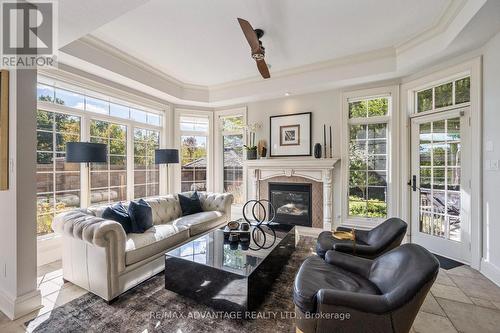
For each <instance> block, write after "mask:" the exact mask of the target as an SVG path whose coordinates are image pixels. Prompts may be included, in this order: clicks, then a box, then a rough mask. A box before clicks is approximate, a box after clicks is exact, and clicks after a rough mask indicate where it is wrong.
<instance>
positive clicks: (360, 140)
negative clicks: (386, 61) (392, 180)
mask: <svg viewBox="0 0 500 333" xmlns="http://www.w3.org/2000/svg"><path fill="white" fill-rule="evenodd" d="M390 107H391V100H390V97H376V98H366V99H356V100H349V101H348V108H349V123H348V129H349V151H348V155H349V156H348V161H349V168H348V188H349V189H348V192H349V193H348V200H347V201H348V215H349V217H362V218H384V217H386V216H387V208H388V207H387V176H388V151H387V149H388V124H389V114H390Z"/></svg>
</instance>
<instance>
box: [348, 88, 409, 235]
mask: <svg viewBox="0 0 500 333" xmlns="http://www.w3.org/2000/svg"><path fill="white" fill-rule="evenodd" d="M381 96H388V97H391V99H390V107H389V114H388V115H387V116H381V117H368V118H362V119H349V101H353V100H356V99H365V98H374V97H381ZM398 106H399V87H398V86H397V85H396V86H385V87H377V88H370V89H362V90H353V91H345V92H343V94H342V138H343V144H342V152H341V153H342V159H341V166H342V185H341V186H342V191H341V193H342V199H341V202H342V208H341V224H342V225H343V226H348V227H356V228H360V229H370V228H373V227H375V226H377V225H378V224H380V223H381V222H383V221H384V220H385V219H383V218H363V217H349V200H348V196H349V141H350V140H349V138H350V136H349V125H350V124H355V123H363V124H369V123H385V122H387V124H388V125H387V131H388V133H387V166H388V168H387V169H388V171H387V218H389V217H391V216H398V215H399V206H398V200H397V198H398V194H399V188H400V186H399V176H398V175H399V171H398V170H399V168H398V166H399V159H398V158H397V152H398V151H399V144H398V140H397V138H398V135H399V129H398V126H395V124H398V121H397V120H398V113H399V107H398Z"/></svg>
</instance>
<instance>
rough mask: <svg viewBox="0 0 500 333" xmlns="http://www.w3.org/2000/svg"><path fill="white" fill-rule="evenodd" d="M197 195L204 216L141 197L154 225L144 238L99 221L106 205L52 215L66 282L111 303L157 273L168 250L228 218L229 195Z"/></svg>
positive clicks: (172, 199)
mask: <svg viewBox="0 0 500 333" xmlns="http://www.w3.org/2000/svg"><path fill="white" fill-rule="evenodd" d="M199 195H200V201H201V204H202V208H203V212H202V213H197V214H193V215H188V216H182V211H181V207H180V204H179V200H178V197H177V195H168V196H161V197H151V198H145V199H144V200H146V202H148V203H149V205H150V206H151V208H152V211H153V227H151V228H150V229H148V230H146V232H144V233H142V234H135V233H129V234H126V233H125V231H124V230H123V227H122V226H121V225H120V224H119V223H118V222H115V221H111V220H105V219H103V218H101V216H102V212H103V211H104V209H105V208H106V207H107V206H95V207H90V208H88V209H78V210H73V211H69V212H65V213H62V214H60V215H58V216H56V218H55V219H54V222H53V223H52V229H54V231H55V232H57V233H59V234H61V235H62V236H63V237H62V238H63V255H62V264H63V277H64V279H65V280H67V281H71V282H72V283H74V284H76V285H78V286H80V287H82V288H84V289H86V290H88V291H90V292H92V293H94V294H96V295H98V296H100V297H102V298H103V299H105V300H106V301H108V302H109V301H111V300H113V299H114V298H116V297H117V296H119V295H120V294H122V293H123V292H125V291H127V290H129V289H130V288H132V287H134V286H136V285H138V284H139V283H141V282H143V281H144V280H146V279H148V278H150V277H152V276H154V275H155V274H157V273H159V272H161V271H162V270H164V253H165V252H166V251H167V250H168V249H171V248H173V247H176V246H178V245H180V244H182V243H184V242H186V241H188V240H189V239H190V238H192V237H194V236H198V235H200V234H203V233H205V232H208V231H209V230H212V229H213V228H216V227H218V226H221V225H223V224H224V223H227V222H228V221H229V220H230V218H231V204H232V203H233V195H232V194H229V193H225V194H217V193H205V192H199ZM124 205H125V206H126V207H127V205H126V204H124ZM167 274H168V272H167Z"/></svg>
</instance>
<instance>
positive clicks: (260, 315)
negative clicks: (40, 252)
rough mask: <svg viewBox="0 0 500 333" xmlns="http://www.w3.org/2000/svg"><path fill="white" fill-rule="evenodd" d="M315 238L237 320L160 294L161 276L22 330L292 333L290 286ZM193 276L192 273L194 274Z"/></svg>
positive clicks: (86, 299) (83, 301) (86, 300)
mask: <svg viewBox="0 0 500 333" xmlns="http://www.w3.org/2000/svg"><path fill="white" fill-rule="evenodd" d="M314 247H315V238H312V237H304V236H301V237H300V239H299V241H298V244H297V246H296V250H295V252H294V253H293V254H292V256H291V257H290V260H289V261H288V263H287V265H285V267H284V268H283V271H282V272H281V274H280V276H279V277H278V278H277V279H276V281H275V283H274V284H273V288H272V289H271V290H270V292H269V293H268V295H267V297H266V299H265V300H264V302H263V303H262V305H261V306H260V308H259V309H258V310H257V311H256V312H253V313H248V314H247V315H246V317H247V318H237V317H236V316H235V315H232V314H231V313H224V314H222V313H219V312H217V311H216V310H213V309H211V308H209V307H207V306H204V305H201V304H198V303H196V302H195V301H192V300H190V299H188V298H185V297H183V296H180V295H177V294H175V293H173V292H170V291H168V290H165V289H164V276H163V273H161V274H158V275H156V276H154V277H153V278H151V279H149V280H148V281H145V282H144V283H142V284H140V285H139V286H137V287H136V288H134V289H132V290H129V291H128V292H127V293H125V294H123V295H122V296H120V297H119V298H118V300H116V301H115V302H114V303H112V304H111V305H108V304H107V303H106V302H105V301H103V300H102V299H101V298H99V297H97V296H95V295H93V294H90V293H89V294H86V295H84V296H82V297H79V298H77V299H74V300H73V301H71V302H69V303H67V304H65V305H63V306H61V307H58V308H56V309H54V310H53V311H52V312H50V313H47V314H46V315H42V316H40V317H38V318H36V319H34V320H32V321H30V322H27V323H26V324H25V325H26V327H27V330H28V331H30V332H61V333H62V332H99V333H104V332H175V333H185V332H238V333H245V332H295V322H294V320H293V313H294V304H293V301H292V291H293V281H294V277H295V274H296V272H297V270H298V269H299V267H300V265H301V263H302V262H303V261H304V259H305V258H307V257H308V256H311V255H313V251H314ZM193 274H196V272H193Z"/></svg>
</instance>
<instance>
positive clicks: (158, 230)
mask: <svg viewBox="0 0 500 333" xmlns="http://www.w3.org/2000/svg"><path fill="white" fill-rule="evenodd" d="M188 238H189V230H188V228H187V227H176V226H174V225H173V224H172V223H168V224H162V225H155V226H153V227H151V228H149V229H148V230H146V231H145V232H144V233H140V234H137V233H130V234H128V235H127V241H126V244H125V264H126V265H132V264H134V263H136V262H139V261H141V260H144V259H147V258H150V257H152V256H154V255H156V254H159V253H163V252H165V251H166V250H167V249H169V248H171V247H173V246H176V245H177V244H179V243H181V242H183V241H185V240H187V239H188Z"/></svg>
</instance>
